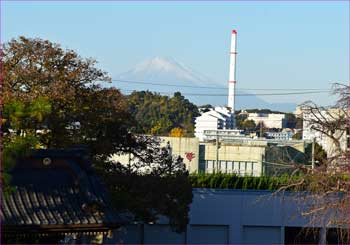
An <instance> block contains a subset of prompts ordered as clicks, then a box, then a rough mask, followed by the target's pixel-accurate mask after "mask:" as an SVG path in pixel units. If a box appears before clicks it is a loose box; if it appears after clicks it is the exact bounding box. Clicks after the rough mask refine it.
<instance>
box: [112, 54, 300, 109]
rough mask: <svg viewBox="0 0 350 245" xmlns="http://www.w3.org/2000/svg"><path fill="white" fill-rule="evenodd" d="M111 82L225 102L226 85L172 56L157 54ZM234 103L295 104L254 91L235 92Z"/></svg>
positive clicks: (288, 106)
mask: <svg viewBox="0 0 350 245" xmlns="http://www.w3.org/2000/svg"><path fill="white" fill-rule="evenodd" d="M113 85H114V86H116V87H117V88H120V89H121V91H122V92H123V93H125V94H129V93H131V92H132V91H141V90H149V91H155V92H159V93H160V94H165V95H172V94H173V93H175V92H177V91H180V92H181V93H182V94H183V95H184V96H185V97H186V98H188V99H189V100H190V101H191V102H193V103H195V104H197V105H204V104H212V105H214V106H223V105H226V103H227V94H228V89H227V88H225V87H224V86H222V85H221V84H220V83H218V82H215V81H214V80H212V79H210V78H208V77H207V76H205V75H203V74H201V73H199V72H197V71H195V70H194V69H192V68H190V67H189V66H187V65H185V64H183V63H180V62H179V61H177V60H175V59H174V58H171V57H159V56H156V57H153V58H151V59H147V60H145V61H143V62H141V63H139V64H137V65H136V66H134V67H133V68H132V69H130V70H129V71H126V72H123V73H121V74H119V75H117V76H115V77H114V79H113ZM239 93H240V94H243V93H244V94H248V93H247V92H245V91H239ZM236 105H237V107H236V109H255V108H258V109H263V108H268V109H272V110H281V111H293V110H294V108H295V104H292V103H273V104H270V103H268V102H266V101H265V100H263V99H261V98H259V97H258V96H254V95H251V96H237V97H236Z"/></svg>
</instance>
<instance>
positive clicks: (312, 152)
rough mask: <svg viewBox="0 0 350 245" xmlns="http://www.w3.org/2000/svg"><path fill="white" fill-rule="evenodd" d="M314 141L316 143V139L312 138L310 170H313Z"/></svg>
mask: <svg viewBox="0 0 350 245" xmlns="http://www.w3.org/2000/svg"><path fill="white" fill-rule="evenodd" d="M315 141H316V138H315V137H314V138H313V139H312V149H311V168H312V169H314V168H315Z"/></svg>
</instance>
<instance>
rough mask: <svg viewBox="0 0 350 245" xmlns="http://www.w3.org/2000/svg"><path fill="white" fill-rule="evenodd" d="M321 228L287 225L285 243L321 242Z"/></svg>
mask: <svg viewBox="0 0 350 245" xmlns="http://www.w3.org/2000/svg"><path fill="white" fill-rule="evenodd" d="M319 240H320V228H307V227H285V229H284V244H319Z"/></svg>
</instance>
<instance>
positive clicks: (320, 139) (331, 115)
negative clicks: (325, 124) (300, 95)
mask: <svg viewBox="0 0 350 245" xmlns="http://www.w3.org/2000/svg"><path fill="white" fill-rule="evenodd" d="M302 115H303V140H308V141H312V140H313V139H315V140H316V142H317V143H318V144H320V145H321V146H322V148H323V149H324V150H325V151H326V152H327V155H328V156H332V155H334V154H336V153H337V147H336V145H335V143H334V141H333V140H332V139H331V138H330V137H328V136H327V135H326V134H323V133H321V132H319V131H317V130H315V129H314V127H317V125H313V123H312V120H316V119H317V120H321V119H323V120H327V121H332V120H334V119H337V118H339V117H341V116H342V115H344V112H343V111H342V110H339V109H328V110H322V111H314V112H313V113H310V112H308V111H307V110H304V111H303V113H302ZM333 135H334V136H335V138H339V142H340V147H341V150H342V151H344V152H345V151H346V148H347V134H346V130H345V127H344V130H338V131H336V132H333ZM349 143H350V142H349Z"/></svg>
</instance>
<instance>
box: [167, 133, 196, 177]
mask: <svg viewBox="0 0 350 245" xmlns="http://www.w3.org/2000/svg"><path fill="white" fill-rule="evenodd" d="M160 138H161V140H162V145H166V144H167V142H169V143H170V145H171V149H172V154H173V155H177V156H180V157H182V158H183V159H184V160H183V161H184V163H185V164H186V166H187V169H188V170H189V171H190V172H191V173H192V172H198V166H199V141H198V139H197V138H189V137H160Z"/></svg>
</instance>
